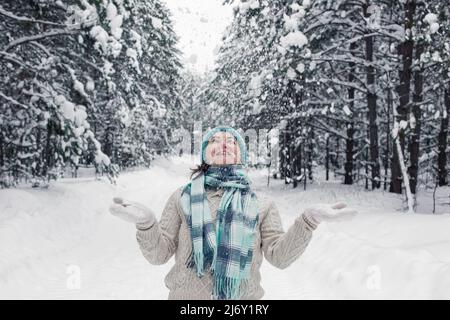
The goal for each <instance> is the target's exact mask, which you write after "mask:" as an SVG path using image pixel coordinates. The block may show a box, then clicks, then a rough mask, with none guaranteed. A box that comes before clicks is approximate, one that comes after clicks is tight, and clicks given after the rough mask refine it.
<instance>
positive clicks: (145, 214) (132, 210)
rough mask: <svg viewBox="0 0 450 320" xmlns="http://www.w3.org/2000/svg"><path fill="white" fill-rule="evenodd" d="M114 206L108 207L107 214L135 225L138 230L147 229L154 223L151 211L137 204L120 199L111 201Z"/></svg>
mask: <svg viewBox="0 0 450 320" xmlns="http://www.w3.org/2000/svg"><path fill="white" fill-rule="evenodd" d="M113 201H114V204H112V205H111V206H110V207H109V212H111V214H112V215H114V216H117V217H119V218H121V219H123V220H125V221H128V222H132V223H135V224H136V226H137V227H138V228H139V229H148V228H150V227H151V226H153V224H154V223H155V222H156V217H155V214H154V213H153V211H152V210H150V209H149V208H147V207H146V206H144V205H142V204H141V203H139V202H135V201H129V200H124V199H122V198H120V197H115V198H114V199H113Z"/></svg>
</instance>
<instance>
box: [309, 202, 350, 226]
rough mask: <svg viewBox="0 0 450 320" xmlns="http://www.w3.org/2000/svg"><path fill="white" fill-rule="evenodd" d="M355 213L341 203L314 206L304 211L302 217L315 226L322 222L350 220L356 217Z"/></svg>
mask: <svg viewBox="0 0 450 320" xmlns="http://www.w3.org/2000/svg"><path fill="white" fill-rule="evenodd" d="M356 213H357V211H356V210H354V209H351V208H347V205H346V204H345V203H342V202H338V203H335V204H332V205H330V204H316V205H312V206H310V207H308V208H306V209H305V211H304V213H303V215H304V216H305V217H306V218H307V219H308V220H309V221H311V222H313V223H315V224H316V225H317V224H319V223H321V222H322V221H330V222H333V221H344V220H350V219H352V218H353V217H354V216H355V215H356Z"/></svg>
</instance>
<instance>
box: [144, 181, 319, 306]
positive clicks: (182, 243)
mask: <svg viewBox="0 0 450 320" xmlns="http://www.w3.org/2000/svg"><path fill="white" fill-rule="evenodd" d="M181 190H182V188H179V189H177V190H176V191H175V192H174V193H173V194H172V195H171V196H170V198H169V200H168V201H167V203H166V206H165V208H164V211H163V213H162V216H161V219H160V220H159V222H156V223H155V224H153V226H151V227H150V228H148V229H143V227H140V226H137V232H136V238H137V241H138V243H139V247H140V249H141V251H142V253H143V255H144V257H145V258H146V259H147V260H148V261H149V262H150V263H151V264H155V265H160V264H164V263H166V262H167V261H168V260H169V259H170V258H171V257H172V256H173V255H174V254H175V265H174V266H173V267H172V269H171V270H170V272H169V273H168V274H167V276H166V277H165V280H164V282H165V285H166V287H167V288H168V289H169V290H170V293H169V297H168V299H177V300H182V299H191V300H209V299H211V293H212V284H213V282H212V275H211V274H210V273H208V274H206V275H205V276H203V277H202V278H199V277H198V276H197V275H196V274H195V272H194V270H192V269H189V268H186V266H185V262H186V261H187V259H188V257H189V256H190V254H191V251H192V241H191V237H190V234H189V229H188V226H187V224H186V221H185V217H184V214H183V212H182V209H181V206H180V197H181ZM206 193H207V198H208V201H209V205H210V208H211V215H212V218H213V220H214V219H215V216H216V212H217V208H218V206H219V203H220V199H221V197H222V194H223V189H222V188H219V189H217V190H211V189H207V190H206ZM258 206H259V210H260V216H259V221H258V225H257V227H256V230H257V232H256V234H255V240H254V250H253V260H252V267H251V279H250V281H249V282H248V283H243V284H242V286H243V287H242V288H241V291H242V292H243V296H242V299H252V300H256V299H261V298H262V297H263V295H264V289H263V288H262V287H261V284H260V282H261V274H260V272H259V269H260V267H261V263H262V259H263V253H264V256H265V258H266V260H267V261H269V263H271V264H272V265H274V266H275V267H278V268H280V269H284V268H286V267H288V266H289V265H290V264H291V263H292V262H294V261H295V260H296V259H297V258H298V257H299V256H300V255H301V254H302V253H303V251H304V250H305V249H306V247H307V245H308V243H309V241H310V240H311V237H312V232H313V230H314V229H315V228H316V227H317V225H315V224H313V223H312V222H311V221H309V220H307V219H306V218H305V217H304V216H303V215H299V217H297V218H296V220H295V222H294V224H293V225H292V226H291V227H290V228H289V229H288V231H287V232H285V231H284V230H283V227H282V224H281V218H280V215H279V213H278V210H277V208H276V206H275V204H274V202H272V201H267V200H261V199H259V198H258Z"/></svg>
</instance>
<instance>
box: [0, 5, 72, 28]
mask: <svg viewBox="0 0 450 320" xmlns="http://www.w3.org/2000/svg"><path fill="white" fill-rule="evenodd" d="M0 14H1V15H3V16H5V17H8V18H10V19H13V20H16V21H20V22H32V23H41V24H47V25H51V26H58V27H64V24H61V23H56V22H51V21H45V20H36V19H31V18H28V17H20V16H16V15H15V14H14V13H12V12H10V11H7V10H5V9H4V8H3V7H2V6H1V5H0Z"/></svg>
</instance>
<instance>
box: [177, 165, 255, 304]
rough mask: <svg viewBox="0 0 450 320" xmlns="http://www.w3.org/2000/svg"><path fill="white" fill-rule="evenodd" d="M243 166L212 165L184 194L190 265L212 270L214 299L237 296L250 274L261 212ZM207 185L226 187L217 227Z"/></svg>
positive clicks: (219, 209)
mask: <svg viewBox="0 0 450 320" xmlns="http://www.w3.org/2000/svg"><path fill="white" fill-rule="evenodd" d="M241 169H242V166H241V165H229V166H225V167H209V169H208V170H207V172H205V173H204V174H200V175H199V176H197V177H195V178H194V179H193V180H192V181H191V182H190V183H188V184H187V185H186V187H185V188H184V191H183V195H182V198H181V202H182V207H183V211H184V214H185V216H186V221H187V223H188V226H189V230H190V234H191V238H192V243H193V254H192V256H191V257H190V259H188V261H187V266H188V267H190V268H195V269H196V273H197V275H198V276H199V277H202V276H203V275H204V274H205V271H207V270H208V271H211V272H213V277H214V283H213V292H212V298H213V299H217V300H223V299H239V298H240V296H241V292H240V284H241V282H242V281H246V280H247V279H249V278H250V267H251V262H252V257H253V239H254V233H255V226H256V224H257V222H258V218H259V216H258V207H257V201H256V195H255V194H254V193H253V192H252V191H251V190H250V181H249V180H248V178H247V176H246V175H245V173H244V172H243V171H242V170H241ZM205 187H206V188H209V187H212V188H217V187H221V188H224V189H225V190H224V194H223V196H222V199H221V201H220V205H219V208H218V209H217V214H216V225H215V228H214V221H213V220H212V218H211V212H210V208H209V205H208V199H207V197H206V193H205Z"/></svg>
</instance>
